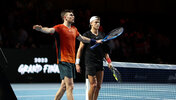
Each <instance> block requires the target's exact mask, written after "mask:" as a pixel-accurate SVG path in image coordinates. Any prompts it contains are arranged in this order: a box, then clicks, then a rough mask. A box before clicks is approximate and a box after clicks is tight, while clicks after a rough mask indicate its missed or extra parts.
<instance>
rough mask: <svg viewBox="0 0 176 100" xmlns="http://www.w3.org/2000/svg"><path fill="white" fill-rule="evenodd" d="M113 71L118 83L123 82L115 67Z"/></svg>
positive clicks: (112, 68)
mask: <svg viewBox="0 0 176 100" xmlns="http://www.w3.org/2000/svg"><path fill="white" fill-rule="evenodd" d="M111 71H112V73H113V76H114V78H115V80H116V81H117V82H120V81H121V74H120V72H119V71H118V70H117V69H116V68H115V67H113V66H111Z"/></svg>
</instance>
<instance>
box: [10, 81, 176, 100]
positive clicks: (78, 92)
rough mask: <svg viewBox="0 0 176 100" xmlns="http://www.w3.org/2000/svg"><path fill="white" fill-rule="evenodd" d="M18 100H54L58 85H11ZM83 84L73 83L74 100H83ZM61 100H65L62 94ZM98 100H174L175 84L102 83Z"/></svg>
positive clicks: (84, 88)
mask: <svg viewBox="0 0 176 100" xmlns="http://www.w3.org/2000/svg"><path fill="white" fill-rule="evenodd" d="M11 86H12V88H13V90H14V92H15V94H16V96H17V98H18V100H54V96H55V94H56V92H57V90H58V89H59V87H60V84H59V83H25V84H21V83H20V84H17V83H15V84H11ZM85 91H86V86H85V83H75V85H74V91H73V95H74V100H85V96H86V94H85V93H86V92H85ZM62 100H67V98H66V94H64V96H63V98H62ZM98 100H176V84H151V83H147V84H146V83H103V85H102V88H101V91H100V95H99V98H98Z"/></svg>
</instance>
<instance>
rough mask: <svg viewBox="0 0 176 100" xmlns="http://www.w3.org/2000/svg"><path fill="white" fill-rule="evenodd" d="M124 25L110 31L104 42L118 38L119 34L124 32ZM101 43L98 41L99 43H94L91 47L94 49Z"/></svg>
mask: <svg viewBox="0 0 176 100" xmlns="http://www.w3.org/2000/svg"><path fill="white" fill-rule="evenodd" d="M123 30H124V29H123V27H119V28H116V29H114V30H112V31H111V32H109V35H107V36H106V37H105V38H104V39H103V40H102V42H106V41H108V40H112V39H115V38H117V37H118V36H120V35H121V34H122V33H123ZM100 44H101V43H97V44H94V45H93V46H91V47H90V48H91V49H94V48H95V47H97V46H99V45H100Z"/></svg>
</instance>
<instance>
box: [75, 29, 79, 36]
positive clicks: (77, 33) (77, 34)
mask: <svg viewBox="0 0 176 100" xmlns="http://www.w3.org/2000/svg"><path fill="white" fill-rule="evenodd" d="M75 29H76V37H78V36H79V34H80V33H79V32H78V29H77V28H75Z"/></svg>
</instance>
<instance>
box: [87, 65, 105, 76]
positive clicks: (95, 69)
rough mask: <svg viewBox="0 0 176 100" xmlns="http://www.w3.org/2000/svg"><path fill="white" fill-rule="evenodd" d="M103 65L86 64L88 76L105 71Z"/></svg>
mask: <svg viewBox="0 0 176 100" xmlns="http://www.w3.org/2000/svg"><path fill="white" fill-rule="evenodd" d="M103 70H104V67H103V66H86V76H88V75H90V76H95V75H96V72H98V71H103Z"/></svg>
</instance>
